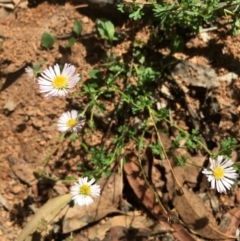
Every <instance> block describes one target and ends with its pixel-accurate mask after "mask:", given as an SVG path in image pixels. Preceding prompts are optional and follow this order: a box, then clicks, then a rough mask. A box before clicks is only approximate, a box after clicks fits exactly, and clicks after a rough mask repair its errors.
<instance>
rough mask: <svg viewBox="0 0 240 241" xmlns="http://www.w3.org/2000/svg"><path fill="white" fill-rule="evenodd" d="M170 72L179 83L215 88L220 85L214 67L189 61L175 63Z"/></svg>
mask: <svg viewBox="0 0 240 241" xmlns="http://www.w3.org/2000/svg"><path fill="white" fill-rule="evenodd" d="M171 74H172V76H173V78H174V79H175V80H176V81H177V82H178V83H179V84H182V83H185V84H186V85H187V86H195V87H203V88H207V89H215V88H217V87H219V85H220V84H219V82H218V81H217V74H216V72H215V70H214V69H212V68H209V67H206V66H203V65H199V64H193V63H190V62H189V61H181V62H179V63H177V64H176V65H175V67H174V68H173V69H172V70H171Z"/></svg>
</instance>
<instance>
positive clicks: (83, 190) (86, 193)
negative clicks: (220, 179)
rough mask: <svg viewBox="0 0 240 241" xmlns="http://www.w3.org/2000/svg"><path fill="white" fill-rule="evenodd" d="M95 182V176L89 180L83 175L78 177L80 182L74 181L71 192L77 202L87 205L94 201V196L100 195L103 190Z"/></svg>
mask: <svg viewBox="0 0 240 241" xmlns="http://www.w3.org/2000/svg"><path fill="white" fill-rule="evenodd" d="M94 182H95V179H94V178H92V179H91V180H89V181H88V178H87V177H81V178H79V179H78V182H76V183H74V185H73V186H72V187H71V189H70V192H71V194H72V199H73V201H74V203H75V204H78V205H80V206H85V205H90V204H92V203H93V202H94V201H93V197H98V196H99V195H100V191H101V189H100V186H99V185H98V184H94Z"/></svg>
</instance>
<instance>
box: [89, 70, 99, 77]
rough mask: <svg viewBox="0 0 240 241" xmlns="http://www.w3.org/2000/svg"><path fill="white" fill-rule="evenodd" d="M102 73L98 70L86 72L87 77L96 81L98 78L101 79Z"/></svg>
mask: <svg viewBox="0 0 240 241" xmlns="http://www.w3.org/2000/svg"><path fill="white" fill-rule="evenodd" d="M101 74H102V71H101V70H98V69H91V70H89V71H88V75H89V76H90V77H91V78H92V79H98V78H99V77H101Z"/></svg>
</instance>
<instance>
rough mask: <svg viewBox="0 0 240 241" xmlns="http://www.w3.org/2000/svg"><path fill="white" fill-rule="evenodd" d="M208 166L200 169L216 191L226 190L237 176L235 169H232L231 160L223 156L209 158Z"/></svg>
mask: <svg viewBox="0 0 240 241" xmlns="http://www.w3.org/2000/svg"><path fill="white" fill-rule="evenodd" d="M209 160H210V167H209V169H210V170H209V169H204V170H203V171H202V173H203V174H205V175H206V176H207V178H208V181H209V182H211V188H212V189H215V187H216V189H217V191H218V192H220V193H222V192H226V189H230V188H231V186H232V185H233V184H234V180H235V179H236V178H237V177H238V174H237V173H236V170H234V169H233V167H232V165H233V162H232V161H231V160H230V159H225V160H224V156H218V157H217V160H215V159H212V158H209Z"/></svg>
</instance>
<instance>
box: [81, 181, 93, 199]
mask: <svg viewBox="0 0 240 241" xmlns="http://www.w3.org/2000/svg"><path fill="white" fill-rule="evenodd" d="M79 194H81V195H85V196H89V195H90V194H91V188H90V186H89V185H87V184H83V185H82V186H81V187H80V189H79Z"/></svg>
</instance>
